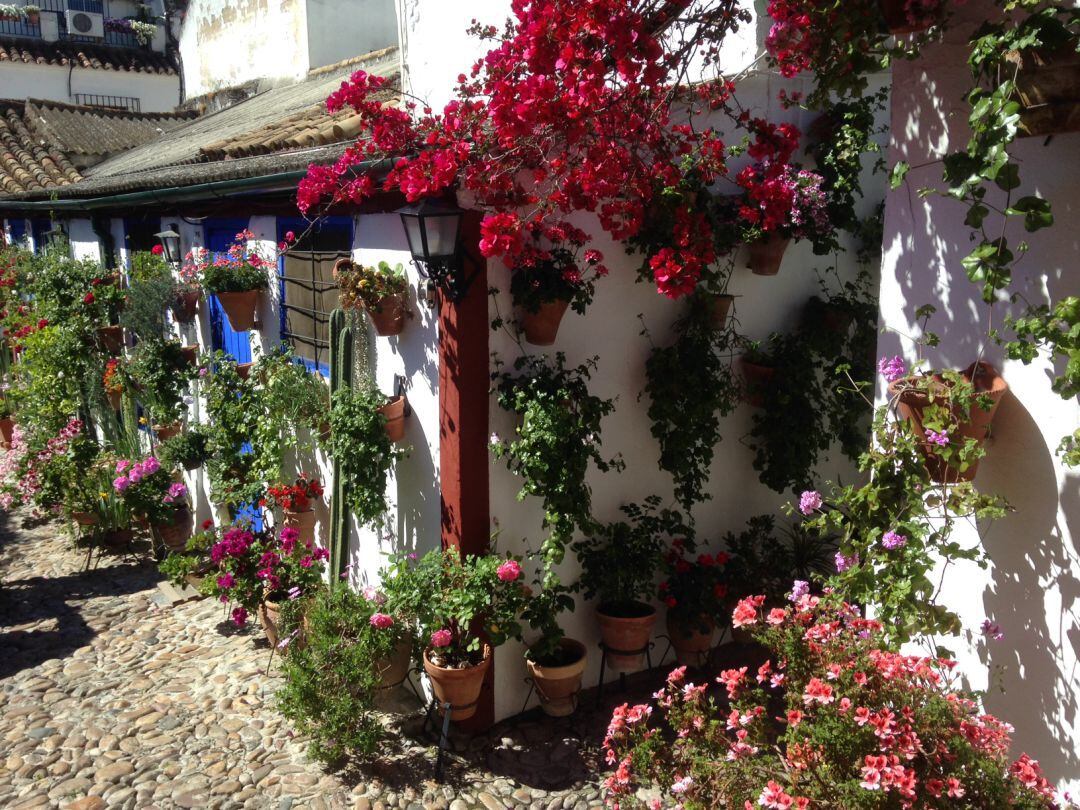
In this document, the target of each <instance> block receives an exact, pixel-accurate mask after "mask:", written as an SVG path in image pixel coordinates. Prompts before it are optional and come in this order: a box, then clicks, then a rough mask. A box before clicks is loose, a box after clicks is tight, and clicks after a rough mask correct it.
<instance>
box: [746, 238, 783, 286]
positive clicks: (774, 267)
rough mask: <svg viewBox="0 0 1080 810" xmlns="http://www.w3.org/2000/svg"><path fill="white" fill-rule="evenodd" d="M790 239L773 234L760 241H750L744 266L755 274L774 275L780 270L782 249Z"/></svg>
mask: <svg viewBox="0 0 1080 810" xmlns="http://www.w3.org/2000/svg"><path fill="white" fill-rule="evenodd" d="M790 241H791V240H790V239H788V238H787V237H785V236H776V235H773V236H769V237H766V238H765V239H763V240H761V241H760V242H751V243H750V244H749V245H748V247H749V249H750V257H749V258H748V259H747V260H746V266H747V267H749V268H750V270H751V271H752V272H753V274H754V275H755V276H775V275H776V274H777V273H779V272H780V264H781V263H782V262H783V261H784V251H786V250H787V247H788V243H789V242H790Z"/></svg>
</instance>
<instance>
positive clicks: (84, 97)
mask: <svg viewBox="0 0 1080 810" xmlns="http://www.w3.org/2000/svg"><path fill="white" fill-rule="evenodd" d="M75 103H76V104H81V105H83V106H84V107H103V108H104V109H107V110H127V111H128V112H140V111H141V110H140V107H139V99H137V98H134V97H132V96H100V95H95V94H93V93H76V94H75Z"/></svg>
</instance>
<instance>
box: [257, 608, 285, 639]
mask: <svg viewBox="0 0 1080 810" xmlns="http://www.w3.org/2000/svg"><path fill="white" fill-rule="evenodd" d="M256 612H257V613H258V616H259V624H260V625H262V629H263V632H264V633H266V640H267V641H269V642H270V646H271V647H277V645H278V641H279V640H280V639H281V633H280V628H281V605H279V604H278V603H277V602H271V601H270V600H269V599H264V600H263V601H262V602H260V603H259V607H258V610H257V611H256Z"/></svg>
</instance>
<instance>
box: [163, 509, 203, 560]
mask: <svg viewBox="0 0 1080 810" xmlns="http://www.w3.org/2000/svg"><path fill="white" fill-rule="evenodd" d="M193 527H194V518H193V517H192V515H191V510H190V509H188V508H187V507H184V508H183V509H177V510H176V514H175V516H174V517H173V521H172V523H166V524H163V525H160V526H155V527H154V528H155V529H156V530H157V533H158V537H160V538H161V542H162V543H164V544H165V548H167V549H169V551H183V550H184V548H185V546H187V541H188V540H190V539H191V533H192V529H193Z"/></svg>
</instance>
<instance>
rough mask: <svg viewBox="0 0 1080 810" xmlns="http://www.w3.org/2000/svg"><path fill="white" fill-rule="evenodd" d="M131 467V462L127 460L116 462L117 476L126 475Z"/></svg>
mask: <svg viewBox="0 0 1080 810" xmlns="http://www.w3.org/2000/svg"><path fill="white" fill-rule="evenodd" d="M130 466H131V462H130V461H127V460H125V459H120V460H119V461H118V462H116V474H117V475H123V474H124V473H126V472H127V471H128V467H130Z"/></svg>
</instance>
